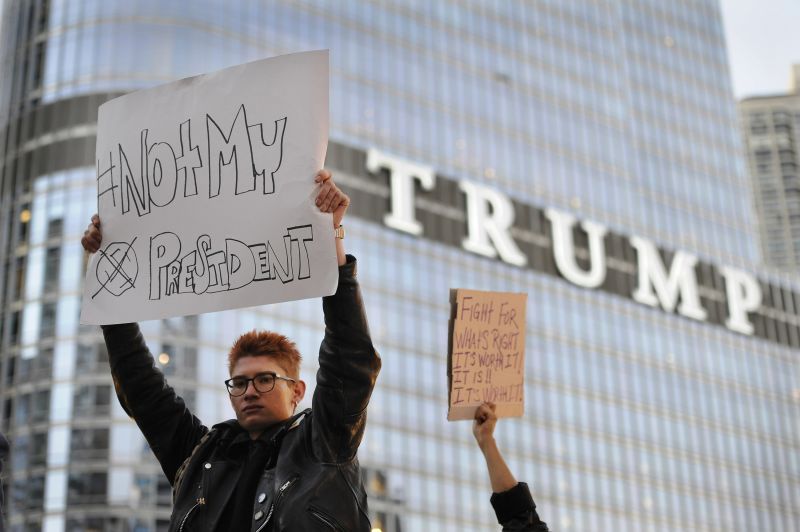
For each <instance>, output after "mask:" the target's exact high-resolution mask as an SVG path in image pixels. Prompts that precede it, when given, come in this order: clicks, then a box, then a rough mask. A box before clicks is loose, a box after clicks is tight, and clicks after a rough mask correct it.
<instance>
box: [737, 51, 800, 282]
mask: <svg viewBox="0 0 800 532" xmlns="http://www.w3.org/2000/svg"><path fill="white" fill-rule="evenodd" d="M790 86H791V92H788V93H786V94H772V95H767V96H753V97H751V98H745V99H744V100H742V101H741V102H740V103H739V113H740V115H741V123H742V127H743V129H744V140H745V146H746V149H747V162H748V167H749V170H750V177H751V179H752V184H753V196H754V198H755V206H756V211H757V213H758V226H759V235H760V237H761V253H762V257H763V261H764V263H765V264H767V265H770V266H774V267H776V268H778V269H781V270H783V271H786V272H790V273H800V65H795V66H794V67H793V69H792V82H791V85H790Z"/></svg>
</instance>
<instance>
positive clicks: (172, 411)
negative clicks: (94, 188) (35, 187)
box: [81, 170, 381, 531]
mask: <svg viewBox="0 0 800 532" xmlns="http://www.w3.org/2000/svg"><path fill="white" fill-rule="evenodd" d="M315 182H316V185H317V187H318V191H317V196H316V204H317V207H318V208H319V209H320V211H322V212H326V213H332V214H333V226H334V227H333V229H332V232H333V231H334V230H335V234H336V252H337V258H338V262H339V284H338V288H337V290H336V293H335V294H334V295H332V296H328V297H323V298H322V308H323V311H324V314H325V335H324V338H323V340H322V344H321V346H320V350H319V371H318V372H317V385H316V389H315V391H314V396H313V399H312V408H311V409H307V410H304V411H303V412H299V413H296V412H295V409H296V407H297V404H298V403H299V402H300V401H301V400H302V399H303V396H304V394H305V391H306V385H305V383H304V382H303V381H302V380H301V379H300V354H299V353H298V351H297V348H296V346H295V344H294V343H293V342H291V341H290V340H288V339H287V338H286V337H284V336H282V335H280V334H277V333H273V332H266V331H252V332H249V333H246V334H244V335H242V336H241V337H240V338H239V339H238V340H236V341H235V342H234V344H233V347H232V348H231V350H230V352H229V353H228V362H229V369H230V378H229V379H228V380H226V381H225V385H226V387H227V390H228V393H229V395H230V401H231V406H232V407H233V410H234V413H235V414H236V419H232V420H229V421H226V422H223V423H219V424H217V425H214V426H213V427H211V428H210V429H209V428H208V427H206V426H205V425H203V423H202V422H201V421H200V420H199V419H197V418H196V417H195V416H194V415H193V414H192V412H190V411H189V410H188V409H187V408H186V405H185V403H184V401H183V400H182V399H181V398H180V397H179V396H177V395H176V393H175V391H174V390H173V389H172V388H171V387H170V386H169V384H168V383H167V382H166V380H165V378H164V376H163V374H162V373H161V372H160V371H159V370H158V369H157V368H156V367H155V363H154V360H153V356H152V355H151V353H150V351H149V350H148V348H147V346H146V345H145V341H144V338H143V337H142V335H141V333H140V331H139V327H138V325H137V324H135V323H128V324H118V325H104V326H103V334H104V336H105V340H106V346H107V347H108V353H109V362H110V365H111V374H112V377H113V378H114V382H115V385H116V386H117V395H118V397H119V399H120V402H121V404H122V405H123V407H124V408H125V410H126V411H127V412H128V414H129V415H131V416H132V417H133V418H134V419H135V420H136V423H137V424H138V425H139V428H140V429H141V431H142V433H143V434H144V436H145V438H146V439H147V442H148V444H149V445H150V447H151V449H152V450H153V453H154V454H155V456H156V458H157V459H158V461H159V462H160V464H161V467H162V469H163V471H164V474H165V475H166V476H167V478H168V479H169V481H170V483H171V484H172V486H173V498H174V506H173V512H172V518H171V521H170V528H169V530H170V531H178V530H180V531H189V530H200V531H223V530H224V531H240V530H242V531H244V530H254V531H256V530H257V531H262V530H263V531H267V530H298V531H299V530H347V531H362V530H365V531H369V530H370V523H369V518H368V514H367V500H366V494H365V491H364V488H363V486H362V483H361V476H360V471H359V464H358V459H357V458H356V451H357V450H358V446H359V444H360V443H361V439H362V436H363V434H364V428H365V424H366V416H367V404H368V402H369V399H370V395H371V393H372V389H373V387H374V385H375V380H376V378H377V375H378V371H379V370H380V366H381V362H380V358H379V357H378V354H377V352H376V351H375V348H374V347H373V345H372V341H371V339H370V335H369V330H368V328H367V321H366V316H365V314H364V308H363V305H362V300H361V293H360V289H359V285H358V282H357V280H356V260H355V258H354V257H352V256H351V255H345V251H344V244H343V237H344V228H343V227H342V226H341V223H342V219H343V218H344V215H345V212H346V211H347V207H348V205H349V204H350V199H349V198H348V197H347V195H345V194H344V193H343V192H342V191H341V190H340V189H339V188H338V187H337V186H336V185H335V184H334V182H333V180H332V179H331V174H330V172H328V171H326V170H321V171H320V172H318V173H317V175H316V176H315ZM101 227H102V226H101V221H100V219H99V218H98V217H97V215H95V216H94V217H92V222H91V224H90V225H89V227H88V229H87V230H86V232H85V233H84V236H83V239H82V240H81V243H82V244H83V247H84V248H85V249H86V250H87V251H89V252H92V253H93V252H95V251H97V250H98V249H100V246H101V242H102V230H101ZM220 384H222V383H220Z"/></svg>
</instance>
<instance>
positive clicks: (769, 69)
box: [720, 0, 800, 99]
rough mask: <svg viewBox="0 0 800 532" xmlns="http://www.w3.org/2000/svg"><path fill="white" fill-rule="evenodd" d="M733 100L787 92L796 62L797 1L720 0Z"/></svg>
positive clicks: (799, 50)
mask: <svg viewBox="0 0 800 532" xmlns="http://www.w3.org/2000/svg"><path fill="white" fill-rule="evenodd" d="M720 4H721V5H722V18H723V21H724V23H725V38H726V40H727V44H728V61H729V63H730V68H731V76H732V78H733V92H734V94H735V96H736V98H737V99H741V98H742V97H744V96H753V95H757V94H775V93H781V92H788V90H789V79H790V71H791V65H792V64H793V63H794V64H798V63H800V0H720Z"/></svg>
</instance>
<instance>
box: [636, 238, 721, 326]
mask: <svg viewBox="0 0 800 532" xmlns="http://www.w3.org/2000/svg"><path fill="white" fill-rule="evenodd" d="M630 241H631V245H633V247H634V248H635V249H636V254H637V257H638V269H639V285H638V286H637V287H636V290H635V291H634V292H633V299H634V300H636V301H638V302H639V303H643V304H645V305H648V306H651V307H657V306H661V308H663V309H664V310H666V311H668V312H672V311H674V310H675V306H676V304H677V303H678V296H679V295H680V299H681V303H680V305H679V306H678V313H680V314H682V315H683V316H686V317H687V318H692V319H695V320H699V321H704V320H705V319H706V311H705V309H704V308H703V307H702V306H700V296H699V295H698V293H697V276H696V274H695V270H694V267H695V265H696V264H697V257H695V256H694V255H692V254H690V253H686V252H685V251H680V250H678V251H677V252H676V253H675V257H674V258H673V259H672V264H671V266H670V269H669V275H668V274H667V272H666V269H665V268H664V263H663V262H662V261H661V256H660V255H659V253H658V249H657V248H656V246H655V244H653V243H652V242H650V241H649V240H645V239H644V238H639V237H636V236H634V237H631V239H630Z"/></svg>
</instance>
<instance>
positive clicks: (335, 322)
mask: <svg viewBox="0 0 800 532" xmlns="http://www.w3.org/2000/svg"><path fill="white" fill-rule="evenodd" d="M322 308H323V311H324V313H325V337H324V339H323V340H322V345H321V346H320V349H319V371H318V372H317V387H316V389H315V390H314V398H313V400H312V411H313V416H312V420H313V439H314V450H315V453H316V454H317V459H318V460H320V461H323V462H333V463H343V462H347V461H349V460H351V459H352V458H353V457H354V456H355V454H356V451H357V450H358V446H359V444H360V443H361V438H362V437H363V435H364V428H365V426H366V420H367V404H368V403H369V398H370V396H371V395H372V389H373V388H374V387H375V380H376V379H377V377H378V372H379V371H380V367H381V360H380V358H379V357H378V353H377V352H376V351H375V348H374V347H373V345H372V339H371V338H370V335H369V328H368V326H367V317H366V315H365V314H364V306H363V302H362V299H361V290H360V289H359V286H358V281H357V280H356V259H355V258H354V257H353V256H352V255H348V256H347V262H346V263H345V264H343V265H342V266H339V286H338V288H337V289H336V293H335V294H334V295H332V296H328V297H324V298H322Z"/></svg>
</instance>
